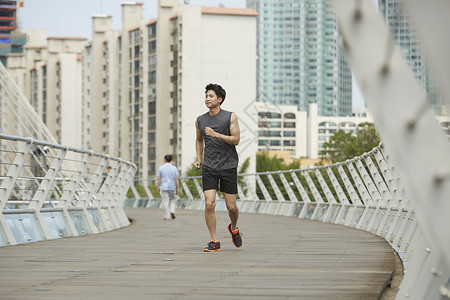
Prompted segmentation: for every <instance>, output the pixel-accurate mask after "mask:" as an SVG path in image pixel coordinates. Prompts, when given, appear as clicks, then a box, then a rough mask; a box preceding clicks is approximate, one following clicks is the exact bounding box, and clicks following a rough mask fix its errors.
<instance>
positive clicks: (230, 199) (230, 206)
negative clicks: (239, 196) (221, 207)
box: [223, 193, 239, 230]
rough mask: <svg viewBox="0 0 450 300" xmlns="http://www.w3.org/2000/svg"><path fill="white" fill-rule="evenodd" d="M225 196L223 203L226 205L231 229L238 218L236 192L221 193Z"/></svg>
mask: <svg viewBox="0 0 450 300" xmlns="http://www.w3.org/2000/svg"><path fill="white" fill-rule="evenodd" d="M223 195H224V197H225V203H226V205H227V210H228V216H229V217H230V221H231V230H235V229H236V225H237V221H238V218H239V208H238V207H237V204H236V194H227V193H223Z"/></svg>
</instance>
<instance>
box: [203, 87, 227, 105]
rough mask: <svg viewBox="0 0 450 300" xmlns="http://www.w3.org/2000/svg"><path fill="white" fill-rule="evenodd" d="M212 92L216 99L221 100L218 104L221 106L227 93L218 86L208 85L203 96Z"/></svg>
mask: <svg viewBox="0 0 450 300" xmlns="http://www.w3.org/2000/svg"><path fill="white" fill-rule="evenodd" d="M209 90H213V91H214V92H215V93H216V96H217V98H222V101H221V102H220V105H222V103H223V101H225V96H226V95H227V92H225V90H224V89H223V88H222V87H221V86H220V85H218V84H215V83H210V84H208V85H207V86H206V87H205V94H206V93H207V92H208V91H209Z"/></svg>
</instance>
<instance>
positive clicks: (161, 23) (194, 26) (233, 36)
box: [23, 0, 257, 178]
mask: <svg viewBox="0 0 450 300" xmlns="http://www.w3.org/2000/svg"><path fill="white" fill-rule="evenodd" d="M143 5H144V4H143V3H138V2H124V3H122V26H123V27H122V28H121V29H120V30H113V29H112V26H111V25H112V21H111V16H109V15H94V16H93V17H92V21H93V22H92V40H91V41H87V40H86V39H79V38H48V39H47V46H46V47H40V48H37V47H34V48H31V47H30V48H28V49H27V50H26V53H25V56H26V57H33V56H34V57H36V58H38V59H34V60H33V59H29V60H28V61H26V62H25V60H23V64H25V65H26V67H25V68H24V69H25V71H24V72H25V73H28V74H29V75H27V74H25V75H24V78H26V76H29V79H24V80H23V81H24V83H23V90H26V91H27V98H28V99H30V102H31V103H32V105H33V106H34V107H35V109H36V111H37V112H38V113H39V115H40V116H41V117H42V118H43V120H44V122H45V123H46V124H47V126H48V127H49V128H50V130H51V132H52V133H53V134H54V135H55V137H56V139H57V140H58V142H60V143H62V144H66V145H69V146H75V147H81V148H85V149H92V150H93V151H96V152H101V153H107V154H109V155H111V156H116V157H121V158H122V159H124V160H130V161H132V162H134V163H135V164H136V165H137V166H138V173H137V175H136V176H137V177H139V178H146V177H153V176H155V173H156V171H157V169H158V166H159V165H160V164H162V163H163V157H164V155H166V154H172V155H174V158H175V159H174V163H175V164H176V165H177V167H178V169H179V171H180V172H181V174H184V172H186V170H188V169H189V168H190V167H191V166H192V164H193V162H194V160H195V157H196V155H195V144H194V143H195V133H196V130H195V120H196V118H197V116H199V115H201V114H203V113H205V112H206V111H207V109H206V106H205V104H204V92H205V91H204V87H205V86H206V85H207V84H209V83H218V84H221V85H222V86H223V87H224V88H225V89H226V91H227V97H226V101H225V102H224V105H223V109H226V110H229V111H234V112H235V113H236V114H237V116H238V118H239V122H240V127H241V144H240V145H239V146H238V153H239V155H240V161H241V162H244V161H245V160H246V159H247V158H249V159H250V163H251V166H250V169H249V170H248V171H250V172H252V171H254V169H255V167H256V166H255V162H256V161H255V153H256V150H257V143H256V123H255V121H254V117H255V113H254V111H255V109H256V107H255V102H256V59H257V57H256V36H255V32H256V17H257V13H256V12H255V11H254V10H252V9H233V8H224V7H220V8H212V7H203V6H198V5H185V4H180V3H179V1H177V0H161V1H160V7H159V14H158V18H157V19H152V20H144V19H143V17H142V11H143Z"/></svg>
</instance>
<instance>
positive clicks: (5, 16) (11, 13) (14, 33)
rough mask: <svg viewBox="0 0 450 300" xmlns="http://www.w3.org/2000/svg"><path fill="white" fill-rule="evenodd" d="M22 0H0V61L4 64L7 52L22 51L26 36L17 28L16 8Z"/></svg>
mask: <svg viewBox="0 0 450 300" xmlns="http://www.w3.org/2000/svg"><path fill="white" fill-rule="evenodd" d="M22 4H23V1H16V0H0V61H1V62H2V63H3V65H6V57H7V55H8V54H9V53H22V52H23V46H24V45H25V44H26V36H25V34H23V33H22V32H20V31H19V30H17V29H18V26H17V24H18V9H19V6H20V5H22Z"/></svg>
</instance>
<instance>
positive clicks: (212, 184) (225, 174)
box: [202, 168, 238, 194]
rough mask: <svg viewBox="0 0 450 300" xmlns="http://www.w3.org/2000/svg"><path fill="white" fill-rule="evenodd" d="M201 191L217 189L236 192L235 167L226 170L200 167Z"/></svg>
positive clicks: (228, 192) (224, 191)
mask: <svg viewBox="0 0 450 300" xmlns="http://www.w3.org/2000/svg"><path fill="white" fill-rule="evenodd" d="M202 182H203V191H207V190H218V189H219V184H220V191H221V192H223V193H227V194H237V192H238V188H237V168H233V169H226V170H214V169H208V168H203V169H202Z"/></svg>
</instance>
